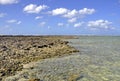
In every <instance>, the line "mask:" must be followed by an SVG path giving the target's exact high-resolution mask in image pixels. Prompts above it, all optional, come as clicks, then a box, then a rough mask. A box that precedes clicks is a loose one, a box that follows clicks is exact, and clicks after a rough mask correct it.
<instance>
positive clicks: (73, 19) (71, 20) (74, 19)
mask: <svg viewBox="0 0 120 81" xmlns="http://www.w3.org/2000/svg"><path fill="white" fill-rule="evenodd" d="M76 21H77V18H72V19H69V20H68V22H70V23H73V22H76Z"/></svg>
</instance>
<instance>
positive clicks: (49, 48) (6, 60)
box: [0, 36, 78, 81]
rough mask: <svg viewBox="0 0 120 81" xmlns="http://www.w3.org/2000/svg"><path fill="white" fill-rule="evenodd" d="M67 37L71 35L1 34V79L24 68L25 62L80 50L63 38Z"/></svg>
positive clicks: (0, 80)
mask: <svg viewBox="0 0 120 81" xmlns="http://www.w3.org/2000/svg"><path fill="white" fill-rule="evenodd" d="M66 38H71V36H70V37H69V36H68V37H65V36H63V37H62V36H0V81H2V80H3V78H5V77H8V76H11V75H14V74H15V73H16V71H20V70H22V69H23V65H24V64H27V63H30V62H33V61H38V60H42V59H46V58H53V57H61V56H64V55H69V54H72V53H74V52H78V50H76V49H74V48H73V47H71V46H69V45H68V42H67V41H62V40H61V39H66ZM35 81H36V80H35Z"/></svg>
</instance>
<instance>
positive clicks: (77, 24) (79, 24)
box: [74, 22, 84, 27]
mask: <svg viewBox="0 0 120 81" xmlns="http://www.w3.org/2000/svg"><path fill="white" fill-rule="evenodd" d="M83 24H84V22H79V23H75V24H74V27H81V26H82V25H83Z"/></svg>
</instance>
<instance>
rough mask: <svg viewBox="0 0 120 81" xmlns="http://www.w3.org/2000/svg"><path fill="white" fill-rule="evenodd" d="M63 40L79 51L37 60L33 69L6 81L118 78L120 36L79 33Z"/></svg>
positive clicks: (111, 80) (113, 80) (107, 80)
mask: <svg viewBox="0 0 120 81" xmlns="http://www.w3.org/2000/svg"><path fill="white" fill-rule="evenodd" d="M67 41H69V42H70V43H69V44H70V45H71V46H74V47H75V48H76V49H78V50H79V51H80V52H79V53H75V54H72V55H69V56H65V57H61V58H51V59H45V60H43V61H38V62H36V63H34V69H32V70H31V69H23V71H22V72H20V73H18V74H16V75H15V76H13V77H8V78H7V79H6V81H16V79H17V80H19V81H27V80H26V78H25V77H23V75H24V76H26V77H31V76H32V77H35V78H40V79H41V81H120V36H79V37H78V38H77V39H68V40H67ZM21 75H22V76H21Z"/></svg>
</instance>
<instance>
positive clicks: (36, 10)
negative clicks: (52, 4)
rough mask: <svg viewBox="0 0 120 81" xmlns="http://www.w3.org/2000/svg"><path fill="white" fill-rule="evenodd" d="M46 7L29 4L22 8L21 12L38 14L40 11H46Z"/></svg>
mask: <svg viewBox="0 0 120 81" xmlns="http://www.w3.org/2000/svg"><path fill="white" fill-rule="evenodd" d="M47 8H48V6H46V5H39V6H37V5H35V4H29V5H27V6H25V7H24V9H23V11H24V12H26V13H40V12H41V11H42V10H45V9H47Z"/></svg>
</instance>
